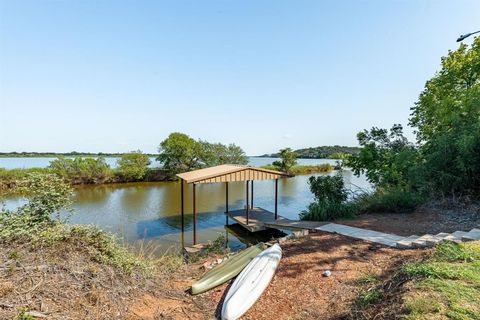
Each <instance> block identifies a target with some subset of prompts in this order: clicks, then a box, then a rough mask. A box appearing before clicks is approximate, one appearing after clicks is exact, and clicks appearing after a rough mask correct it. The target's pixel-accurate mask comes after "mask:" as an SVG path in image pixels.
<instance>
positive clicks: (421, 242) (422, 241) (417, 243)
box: [412, 234, 434, 248]
mask: <svg viewBox="0 0 480 320" xmlns="http://www.w3.org/2000/svg"><path fill="white" fill-rule="evenodd" d="M433 237H434V235H433V234H426V235H423V236H421V237H419V238H418V239H416V240H414V241H412V247H413V248H423V247H431V246H433V244H430V243H428V242H427V241H428V240H432V239H433Z"/></svg>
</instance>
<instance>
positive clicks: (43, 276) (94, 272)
mask: <svg viewBox="0 0 480 320" xmlns="http://www.w3.org/2000/svg"><path fill="white" fill-rule="evenodd" d="M282 247H283V251H284V256H283V258H282V260H281V263H280V266H279V269H278V272H277V274H276V275H275V277H274V279H273V280H272V283H271V284H270V286H269V287H268V288H267V290H266V291H265V292H264V294H263V295H262V297H261V298H260V300H259V301H258V302H257V303H256V304H255V305H254V307H253V308H252V309H251V310H249V312H248V313H247V314H246V315H245V316H244V317H243V318H244V319H272V318H275V319H349V318H351V319H358V318H360V317H359V316H358V314H353V313H352V312H353V311H354V310H356V305H357V302H356V300H357V297H358V293H359V290H361V289H362V286H361V285H359V283H358V280H359V279H362V278H365V277H366V276H372V275H374V276H378V277H379V278H380V279H383V278H387V277H390V276H391V274H392V273H393V272H395V270H396V269H397V268H398V267H399V265H401V264H402V263H404V262H405V261H410V260H414V259H418V258H419V257H420V256H422V255H423V254H424V253H425V250H404V251H398V250H394V249H388V248H384V247H380V246H374V245H371V244H369V243H366V242H361V241H357V240H354V239H349V238H346V237H343V236H340V235H334V234H327V233H314V234H311V235H309V236H308V237H306V238H302V239H298V240H292V241H290V242H289V243H286V244H284V245H282ZM215 259H216V257H210V258H208V259H207V260H210V261H211V260H215ZM204 263H205V260H201V261H199V262H198V263H196V264H190V265H185V266H183V267H181V268H180V269H179V270H177V271H175V272H174V273H172V274H169V275H154V276H150V277H147V278H146V277H143V276H142V275H140V274H133V275H125V274H122V273H121V272H118V270H115V269H114V268H112V267H108V266H104V265H101V264H99V263H97V262H94V261H93V260H92V259H91V258H90V257H89V256H88V255H87V254H86V253H85V252H82V249H81V248H72V247H68V248H67V247H63V248H62V247H57V248H55V249H53V248H51V249H44V250H43V249H42V250H40V251H38V250H37V251H31V248H15V250H12V249H11V248H9V246H8V245H2V246H0V319H16V317H17V316H18V314H19V313H20V312H21V310H22V309H24V310H27V311H36V312H40V315H42V316H45V317H46V319H214V318H215V317H216V316H218V313H219V309H220V306H221V301H222V297H223V296H224V294H225V293H226V291H225V290H226V289H227V288H228V284H225V285H223V286H220V287H218V288H216V289H214V290H212V291H210V292H207V293H204V294H201V295H198V296H191V295H190V294H189V293H188V291H187V290H188V288H189V287H190V285H191V284H192V283H193V282H194V281H195V280H196V279H198V278H199V277H200V276H201V275H202V274H203V272H204V271H205V270H204V268H203V267H202V266H203V264H204ZM327 269H328V270H331V272H332V275H331V276H330V277H328V278H327V277H322V275H321V274H322V272H323V271H325V270H327ZM374 312H377V311H374ZM382 312H384V311H382V310H380V311H378V313H379V314H381V313H382ZM364 318H365V319H367V318H369V316H368V317H364ZM381 318H382V317H381V316H378V317H377V319H381ZM385 319H387V318H385Z"/></svg>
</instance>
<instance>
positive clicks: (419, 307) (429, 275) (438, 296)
mask: <svg viewBox="0 0 480 320" xmlns="http://www.w3.org/2000/svg"><path fill="white" fill-rule="evenodd" d="M405 272H406V273H407V274H408V275H410V276H413V277H414V278H415V283H414V285H413V288H412V290H411V291H410V292H409V293H408V294H407V296H406V298H405V302H406V307H407V309H408V310H409V312H410V313H409V315H408V316H407V318H409V319H433V318H435V319H437V318H450V319H480V242H479V241H476V242H470V243H462V244H455V243H450V242H447V243H442V244H440V245H439V246H437V247H436V249H435V251H434V253H433V255H432V256H431V257H430V258H428V259H427V260H426V261H423V262H419V263H414V264H409V265H407V266H406V267H405Z"/></svg>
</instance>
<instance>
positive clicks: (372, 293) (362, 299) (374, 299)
mask: <svg viewBox="0 0 480 320" xmlns="http://www.w3.org/2000/svg"><path fill="white" fill-rule="evenodd" d="M382 297H383V295H382V292H381V291H380V290H379V289H377V288H370V289H368V290H363V291H361V292H360V296H359V299H358V303H359V304H360V305H361V306H362V307H366V306H369V305H372V304H377V303H378V302H380V301H381V300H382Z"/></svg>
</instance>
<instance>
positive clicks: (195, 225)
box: [193, 183, 197, 245]
mask: <svg viewBox="0 0 480 320" xmlns="http://www.w3.org/2000/svg"><path fill="white" fill-rule="evenodd" d="M195 187H196V184H195V183H194V184H193V245H196V244H197V206H196V203H195Z"/></svg>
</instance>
